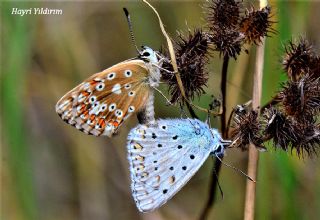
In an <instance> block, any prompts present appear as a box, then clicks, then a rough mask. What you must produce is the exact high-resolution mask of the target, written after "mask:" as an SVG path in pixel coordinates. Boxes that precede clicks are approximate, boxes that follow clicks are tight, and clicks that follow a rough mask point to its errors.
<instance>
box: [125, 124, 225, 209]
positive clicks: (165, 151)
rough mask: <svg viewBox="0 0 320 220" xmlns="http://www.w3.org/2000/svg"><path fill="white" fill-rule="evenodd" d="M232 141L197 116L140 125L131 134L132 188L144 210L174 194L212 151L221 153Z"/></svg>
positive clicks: (138, 203) (159, 203) (139, 206)
mask: <svg viewBox="0 0 320 220" xmlns="http://www.w3.org/2000/svg"><path fill="white" fill-rule="evenodd" d="M230 143H231V141H226V140H223V139H222V138H221V135H220V134H219V132H218V131H217V130H216V129H211V128H209V126H208V125H207V124H206V123H203V122H201V121H199V120H197V119H160V120H157V121H156V124H155V125H152V126H148V125H141V124H140V125H138V126H137V127H135V128H133V129H132V130H131V131H130V133H129V135H128V145H127V148H128V160H129V163H130V173H131V181H132V183H131V190H132V194H133V198H134V200H135V202H136V205H137V207H138V209H139V210H140V211H141V212H149V211H153V210H155V209H157V208H159V207H160V206H162V205H163V204H165V203H166V202H167V201H168V200H169V199H170V198H172V197H173V196H174V195H175V194H176V193H177V192H178V191H179V190H180V189H181V188H182V187H183V186H184V185H185V184H186V183H187V182H188V181H189V180H190V178H191V177H192V176H193V175H194V174H195V173H196V172H197V171H198V170H199V168H200V167H201V166H202V164H203V163H204V162H205V161H206V159H207V158H208V157H209V155H210V154H211V155H213V156H216V157H218V158H219V157H221V156H223V154H224V150H225V145H229V144H230Z"/></svg>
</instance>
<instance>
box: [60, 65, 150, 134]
mask: <svg viewBox="0 0 320 220" xmlns="http://www.w3.org/2000/svg"><path fill="white" fill-rule="evenodd" d="M148 76H149V72H148V69H147V68H146V67H145V65H144V62H143V61H142V60H131V61H126V62H122V63H119V64H117V65H115V66H112V67H110V68H108V69H106V70H104V71H102V72H100V73H96V74H94V75H92V76H91V77H89V78H88V79H87V80H85V81H84V82H83V83H81V84H80V85H78V86H77V87H75V88H74V89H72V90H71V91H69V92H68V93H67V94H66V95H65V96H63V97H62V98H61V99H60V100H59V101H58V103H57V104H56V111H57V113H58V114H59V115H60V117H61V118H62V119H63V120H64V121H66V122H67V123H69V124H71V125H73V126H75V127H76V128H77V129H79V130H81V131H83V132H85V133H87V134H93V135H96V136H100V135H107V136H112V134H113V133H115V131H116V130H117V128H118V127H119V126H121V124H122V123H123V121H124V120H125V119H127V118H128V117H129V116H130V115H131V114H132V113H134V112H137V111H139V110H141V109H142V108H143V107H144V105H145V104H146V101H147V99H148V97H149V95H150V94H151V88H150V86H149V85H148V84H147V79H148Z"/></svg>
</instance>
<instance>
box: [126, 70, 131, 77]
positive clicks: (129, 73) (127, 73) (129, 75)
mask: <svg viewBox="0 0 320 220" xmlns="http://www.w3.org/2000/svg"><path fill="white" fill-rule="evenodd" d="M124 75H125V76H126V77H131V76H132V71H131V70H125V71H124Z"/></svg>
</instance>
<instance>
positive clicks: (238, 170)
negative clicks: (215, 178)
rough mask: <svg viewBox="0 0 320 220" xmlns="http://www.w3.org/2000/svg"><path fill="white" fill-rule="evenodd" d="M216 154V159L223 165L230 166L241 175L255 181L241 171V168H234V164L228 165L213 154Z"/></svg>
mask: <svg viewBox="0 0 320 220" xmlns="http://www.w3.org/2000/svg"><path fill="white" fill-rule="evenodd" d="M215 156H216V158H218V160H219V161H220V162H221V163H222V164H223V165H225V166H227V167H230V168H232V169H234V170H235V171H237V172H239V173H241V174H242V175H244V176H245V177H247V178H248V179H249V180H250V181H252V182H254V183H255V182H256V181H255V180H253V179H252V178H251V177H250V176H248V175H247V174H246V173H245V172H243V171H242V170H240V169H238V168H236V167H234V166H232V165H230V164H227V163H225V162H223V161H222V160H221V158H220V157H219V156H218V155H217V154H216V155H215Z"/></svg>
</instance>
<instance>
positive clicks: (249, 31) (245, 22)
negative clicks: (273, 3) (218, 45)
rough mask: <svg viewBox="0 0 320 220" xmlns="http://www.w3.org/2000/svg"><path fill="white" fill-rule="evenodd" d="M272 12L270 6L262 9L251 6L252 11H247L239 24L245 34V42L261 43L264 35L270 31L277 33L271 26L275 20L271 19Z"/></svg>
mask: <svg viewBox="0 0 320 220" xmlns="http://www.w3.org/2000/svg"><path fill="white" fill-rule="evenodd" d="M270 13H271V7H270V6H266V7H264V8H262V9H260V10H255V9H254V8H251V10H250V11H246V14H245V16H244V18H243V19H242V20H241V22H240V24H239V26H240V31H241V32H242V33H244V35H245V42H247V43H254V44H260V43H261V40H262V38H263V37H265V36H269V35H268V34H269V33H276V32H275V30H274V29H273V28H272V27H271V26H272V24H273V23H274V22H272V21H271V14H270Z"/></svg>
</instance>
